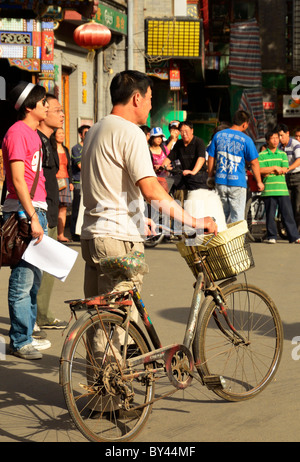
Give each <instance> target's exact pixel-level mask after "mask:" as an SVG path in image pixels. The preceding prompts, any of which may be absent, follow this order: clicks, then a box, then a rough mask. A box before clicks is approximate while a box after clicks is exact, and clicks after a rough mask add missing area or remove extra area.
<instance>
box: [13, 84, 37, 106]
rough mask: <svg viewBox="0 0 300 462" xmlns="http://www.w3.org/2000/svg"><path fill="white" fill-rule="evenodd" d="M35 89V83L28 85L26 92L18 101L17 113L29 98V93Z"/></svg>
mask: <svg viewBox="0 0 300 462" xmlns="http://www.w3.org/2000/svg"><path fill="white" fill-rule="evenodd" d="M34 87H35V85H34V84H33V83H30V82H29V83H28V84H27V85H26V87H25V88H24V90H23V91H22V93H21V94H20V96H19V98H18V99H17V101H16V104H15V109H16V111H18V110H19V109H20V107H21V106H22V104H23V103H24V101H25V99H26V98H27V96H28V95H29V93H30V92H31V90H32V89H33V88H34Z"/></svg>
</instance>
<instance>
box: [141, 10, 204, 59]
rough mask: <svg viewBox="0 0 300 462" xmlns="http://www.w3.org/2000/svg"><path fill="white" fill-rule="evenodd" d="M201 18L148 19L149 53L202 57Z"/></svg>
mask: <svg viewBox="0 0 300 462" xmlns="http://www.w3.org/2000/svg"><path fill="white" fill-rule="evenodd" d="M201 27H202V22H201V20H192V19H178V20H172V19H147V20H146V38H147V54H148V55H150V56H162V57H167V56H168V57H178V58H201V45H202V44H201Z"/></svg>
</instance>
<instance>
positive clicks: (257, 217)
mask: <svg viewBox="0 0 300 462" xmlns="http://www.w3.org/2000/svg"><path fill="white" fill-rule="evenodd" d="M245 220H246V221H247V225H248V233H247V238H248V239H249V240H250V241H252V242H261V241H262V240H263V239H265V237H266V234H267V228H266V218H265V204H264V202H263V199H262V198H261V196H258V195H257V196H253V197H250V199H248V201H247V203H246V207H245Z"/></svg>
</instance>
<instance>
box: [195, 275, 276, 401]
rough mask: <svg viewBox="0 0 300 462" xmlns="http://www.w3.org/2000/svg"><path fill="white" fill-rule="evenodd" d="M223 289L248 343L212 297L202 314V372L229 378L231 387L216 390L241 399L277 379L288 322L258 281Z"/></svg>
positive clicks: (198, 339)
mask: <svg viewBox="0 0 300 462" xmlns="http://www.w3.org/2000/svg"><path fill="white" fill-rule="evenodd" d="M223 294H224V297H225V300H226V311H227V314H228V318H229V321H230V323H231V324H232V325H233V326H234V328H235V329H236V330H237V331H238V333H239V334H241V335H242V336H243V338H244V339H245V342H243V341H241V340H240V339H239V338H238V337H237V336H236V335H234V334H233V331H232V330H231V329H230V328H229V326H228V324H227V323H226V321H225V318H224V316H223V315H222V314H221V313H219V310H218V307H217V306H216V304H215V302H214V300H213V299H212V297H208V299H207V301H206V302H205V303H204V306H203V309H202V310H201V313H200V316H199V321H198V326H197V331H196V336H195V341H194V354H195V361H196V364H197V363H198V364H200V365H199V366H198V370H199V373H200V375H201V374H203V375H213V374H216V375H219V376H223V377H224V379H225V381H226V384H225V388H223V389H221V388H217V389H214V392H215V393H216V394H217V395H218V396H220V397H221V398H224V399H226V400H228V401H241V400H246V399H250V398H253V397H254V396H256V395H257V394H258V393H259V392H261V391H262V390H263V389H264V388H265V387H266V386H267V385H268V383H270V381H271V380H272V379H273V377H274V374H275V372H276V370H277V368H278V366H279V362H280V358H281V354H282V346H283V329H282V323H281V320H280V316H279V313H278V311H277V309H276V307H275V305H274V303H273V301H272V300H271V299H270V298H269V296H268V295H267V294H266V293H265V292H263V291H262V290H260V289H258V288H257V287H255V286H252V285H247V284H234V285H231V286H228V287H227V288H225V289H224V290H223ZM216 316H217V319H218V320H217V321H216ZM218 323H219V324H218Z"/></svg>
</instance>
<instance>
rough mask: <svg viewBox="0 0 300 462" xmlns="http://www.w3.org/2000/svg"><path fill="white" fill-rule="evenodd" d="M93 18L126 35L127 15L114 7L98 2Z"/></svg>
mask: <svg viewBox="0 0 300 462" xmlns="http://www.w3.org/2000/svg"><path fill="white" fill-rule="evenodd" d="M93 19H94V21H96V22H99V23H100V24H103V25H104V26H106V27H108V28H109V29H111V30H113V31H115V32H119V33H120V34H123V35H127V15H126V14H124V13H121V12H120V11H118V10H116V9H115V8H111V7H108V6H106V5H104V4H103V3H99V5H98V10H97V13H96V15H95V17H94V18H93Z"/></svg>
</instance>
